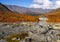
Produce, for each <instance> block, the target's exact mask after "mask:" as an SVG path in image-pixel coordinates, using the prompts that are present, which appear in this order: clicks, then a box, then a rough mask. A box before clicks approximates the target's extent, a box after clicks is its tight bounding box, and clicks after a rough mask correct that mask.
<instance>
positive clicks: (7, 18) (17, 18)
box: [0, 3, 38, 22]
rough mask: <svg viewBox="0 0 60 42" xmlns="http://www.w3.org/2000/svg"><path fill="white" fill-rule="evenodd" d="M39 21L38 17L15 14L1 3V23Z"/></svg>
mask: <svg viewBox="0 0 60 42" xmlns="http://www.w3.org/2000/svg"><path fill="white" fill-rule="evenodd" d="M22 21H32V22H34V21H38V17H35V16H30V15H27V14H21V13H17V12H13V11H11V10H10V9H8V8H7V7H6V6H5V5H3V4H1V3H0V22H22Z"/></svg>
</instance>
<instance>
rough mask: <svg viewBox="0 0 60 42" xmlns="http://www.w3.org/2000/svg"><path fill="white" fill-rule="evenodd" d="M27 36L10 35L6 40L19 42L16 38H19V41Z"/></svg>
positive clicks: (23, 34)
mask: <svg viewBox="0 0 60 42" xmlns="http://www.w3.org/2000/svg"><path fill="white" fill-rule="evenodd" d="M27 36H28V33H21V34H13V35H10V36H9V37H7V38H6V40H7V41H8V42H19V40H17V39H18V38H20V39H21V40H23V39H24V38H25V37H27ZM12 38H16V39H15V40H12Z"/></svg>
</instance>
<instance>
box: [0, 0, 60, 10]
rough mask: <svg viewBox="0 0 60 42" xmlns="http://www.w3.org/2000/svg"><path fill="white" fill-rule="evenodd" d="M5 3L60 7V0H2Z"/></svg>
mask: <svg viewBox="0 0 60 42" xmlns="http://www.w3.org/2000/svg"><path fill="white" fill-rule="evenodd" d="M0 2H1V3H3V4H8V5H17V6H22V7H28V8H43V9H56V8H60V0H0Z"/></svg>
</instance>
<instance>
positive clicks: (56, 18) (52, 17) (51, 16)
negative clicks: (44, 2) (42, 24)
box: [45, 8, 60, 23]
mask: <svg viewBox="0 0 60 42" xmlns="http://www.w3.org/2000/svg"><path fill="white" fill-rule="evenodd" d="M45 16H46V17H47V18H48V21H49V22H56V23H59V22H60V8H59V9H56V10H54V11H52V12H49V13H46V15H45Z"/></svg>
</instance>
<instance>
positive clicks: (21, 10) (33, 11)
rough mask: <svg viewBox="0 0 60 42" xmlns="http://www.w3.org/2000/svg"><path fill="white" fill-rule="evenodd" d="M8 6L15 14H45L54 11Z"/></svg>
mask: <svg viewBox="0 0 60 42" xmlns="http://www.w3.org/2000/svg"><path fill="white" fill-rule="evenodd" d="M6 6H7V7H8V8H9V9H10V10H11V11H13V12H18V13H28V14H43V13H46V12H50V11H52V10H53V9H42V8H25V7H20V6H15V5H6Z"/></svg>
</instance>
